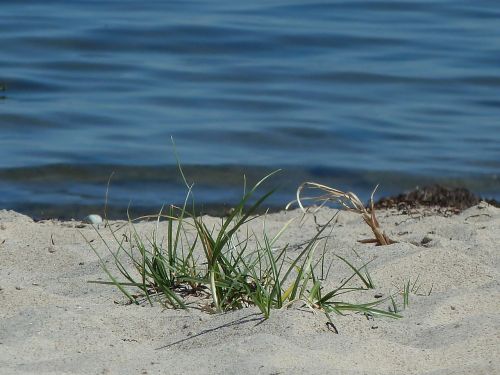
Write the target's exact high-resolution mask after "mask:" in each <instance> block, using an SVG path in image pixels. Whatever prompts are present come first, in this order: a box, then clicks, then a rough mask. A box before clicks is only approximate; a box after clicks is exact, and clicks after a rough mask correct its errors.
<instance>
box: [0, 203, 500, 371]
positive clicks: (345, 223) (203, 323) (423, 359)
mask: <svg viewBox="0 0 500 375" xmlns="http://www.w3.org/2000/svg"><path fill="white" fill-rule="evenodd" d="M334 212H335V211H333V210H330V209H322V210H320V211H319V212H318V213H317V215H316V222H317V223H320V224H321V223H326V222H327V221H328V219H329V218H331V217H332V215H333V214H334ZM293 217H298V218H300V217H301V213H300V211H297V210H294V211H289V212H281V213H277V214H271V215H268V216H267V218H266V227H267V230H268V231H269V232H270V233H276V232H277V231H278V230H279V228H280V227H281V226H282V225H283V224H284V223H285V222H286V221H287V220H289V219H291V218H293ZM378 218H379V220H380V222H381V225H382V227H383V228H384V229H385V231H386V232H387V234H388V235H389V236H390V237H391V238H392V239H395V240H397V241H398V243H396V244H393V245H389V246H379V247H376V246H373V245H366V244H361V243H358V242H357V240H358V239H363V238H367V237H370V236H371V233H370V231H369V228H368V227H367V226H366V225H365V224H364V223H363V222H362V220H361V218H360V216H359V215H356V214H353V213H348V212H341V213H340V214H339V215H338V216H337V218H336V221H335V222H334V225H333V230H332V232H331V235H332V238H331V239H330V240H329V242H328V246H327V256H326V258H327V259H328V260H334V259H336V258H335V257H334V256H333V254H334V253H335V254H338V255H341V256H343V257H345V258H347V259H349V260H350V261H352V262H353V263H355V264H356V265H358V266H359V265H362V264H363V263H365V262H367V261H370V260H373V261H372V262H371V263H370V264H369V270H370V274H371V277H372V279H373V281H374V283H375V285H376V289H374V290H369V291H366V292H363V294H362V295H361V296H360V298H362V299H364V300H365V301H367V302H370V301H374V300H375V299H374V296H375V295H376V294H383V295H384V297H387V296H389V295H390V294H391V293H396V292H398V290H401V289H402V287H403V285H404V284H405V283H406V282H407V281H408V280H409V279H411V280H412V281H414V280H416V279H417V277H418V284H419V285H420V286H421V287H420V290H419V291H418V295H416V294H411V295H410V304H409V306H408V307H407V308H406V309H404V310H403V311H402V312H401V314H402V315H403V318H401V319H390V318H380V317H376V318H374V319H367V317H366V316H364V315H362V314H356V313H348V314H346V315H345V316H339V315H332V317H333V320H334V323H335V326H336V328H337V329H338V334H336V333H334V332H332V331H331V330H330V329H329V327H328V326H327V325H326V322H327V320H326V318H325V316H324V314H322V313H321V312H318V313H313V312H312V311H311V310H310V309H308V308H307V307H301V306H300V304H296V305H294V306H293V307H292V308H288V309H283V310H275V311H273V312H272V314H271V317H270V319H268V320H263V319H262V316H261V315H260V314H259V312H258V310H257V309H255V308H245V309H242V310H238V311H234V312H228V313H225V314H215V315H209V314H207V313H205V312H202V311H199V310H188V311H185V310H172V309H164V308H162V307H161V306H153V307H151V306H149V305H145V306H137V305H126V304H123V303H122V302H123V301H124V296H123V295H122V294H121V293H120V292H119V291H118V290H117V289H116V288H115V287H113V286H108V285H100V284H92V283H88V281H89V280H104V281H107V277H106V275H105V273H104V272H103V270H102V269H101V268H100V266H99V264H98V260H97V257H96V255H95V254H94V253H93V252H92V250H91V249H90V247H89V246H88V244H87V243H86V242H85V240H84V238H83V237H82V234H83V235H84V236H85V237H86V238H87V239H88V240H91V241H92V243H93V244H95V246H97V248H98V249H99V251H101V253H102V254H104V255H105V256H106V258H107V259H110V256H109V253H106V252H105V249H104V247H103V243H102V241H101V240H100V239H99V236H98V233H97V232H96V231H95V230H94V229H93V228H92V227H91V226H90V225H86V226H85V227H83V228H77V226H78V224H80V223H79V222H59V221H43V222H36V223H35V222H33V220H32V219H30V218H29V217H27V216H23V215H21V214H18V213H15V212H12V211H5V210H4V211H0V301H1V303H0V374H2V375H8V374H181V373H183V374H269V375H270V374H305V373H307V374H499V373H500V286H499V281H500V278H499V270H500V256H499V255H500V251H499V246H500V209H498V208H494V207H492V206H489V205H488V204H486V203H481V204H480V205H478V206H475V207H472V208H470V209H467V210H465V211H464V212H462V213H461V214H459V215H455V216H451V217H443V216H440V215H437V214H429V213H424V212H420V213H417V212H415V213H412V214H399V213H397V212H395V211H379V212H378ZM219 220H220V219H216V218H206V221H207V222H208V223H211V222H217V221H219ZM259 220H260V221H259ZM259 220H255V221H252V223H251V225H252V226H253V227H254V228H259V227H260V226H262V220H261V219H259ZM112 225H114V226H118V225H120V223H117V222H114V223H112ZM316 225H317V224H316V223H315V221H314V220H313V218H312V216H310V217H306V218H305V219H304V220H302V221H300V220H297V221H296V222H294V223H293V224H292V225H291V226H290V228H289V229H288V230H287V232H286V234H285V235H284V236H283V237H282V242H287V243H289V244H290V245H291V248H292V251H294V250H293V248H294V246H295V245H299V244H301V243H303V242H304V241H307V240H308V239H310V238H311V237H312V236H314V234H315V233H316V230H317V226H316ZM153 226H154V224H153V223H140V224H137V227H138V229H139V231H140V232H142V233H150V232H151V230H152V228H153ZM98 230H99V232H100V233H101V234H102V235H103V236H104V238H107V239H109V238H110V235H109V229H108V228H104V226H102V225H101V227H100V228H99V229H98ZM164 233H165V232H164ZM349 272H350V271H349V269H347V268H346V265H345V264H342V262H340V261H339V260H338V259H337V260H336V261H334V263H333V266H332V269H331V272H330V276H331V277H330V278H331V280H330V281H328V282H329V283H331V286H335V285H338V284H339V282H340V280H342V278H344V277H345V276H347V275H349ZM429 291H430V294H429ZM356 298H357V297H356ZM398 298H400V297H398ZM388 305H389V303H388V302H384V303H383V304H382V305H381V306H380V307H381V308H384V309H387V308H388Z"/></svg>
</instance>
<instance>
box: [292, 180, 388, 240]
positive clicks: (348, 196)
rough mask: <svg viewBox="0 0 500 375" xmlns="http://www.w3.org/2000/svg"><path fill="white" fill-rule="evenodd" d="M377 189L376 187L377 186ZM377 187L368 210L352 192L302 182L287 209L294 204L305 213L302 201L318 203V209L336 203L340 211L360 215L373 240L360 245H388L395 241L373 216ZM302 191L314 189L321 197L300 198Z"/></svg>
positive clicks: (315, 183)
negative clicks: (328, 203) (371, 233)
mask: <svg viewBox="0 0 500 375" xmlns="http://www.w3.org/2000/svg"><path fill="white" fill-rule="evenodd" d="M377 187H378V186H377ZM377 187H375V189H374V190H373V192H372V195H371V197H370V208H369V209H367V208H366V207H365V205H364V204H363V203H362V202H361V200H360V199H359V198H358V196H357V195H356V194H354V193H352V192H343V191H341V190H338V189H334V188H331V187H329V186H326V185H322V184H319V183H317V182H304V183H303V184H301V185H300V186H299V188H298V189H297V199H296V200H294V201H293V202H290V203H289V204H288V206H287V209H288V208H289V207H290V206H291V205H292V204H294V203H298V205H299V206H300V208H301V209H302V210H303V211H305V208H304V205H303V204H302V201H303V200H312V201H314V202H320V207H321V206H323V205H325V204H326V203H327V202H333V203H337V204H338V205H339V206H340V208H341V209H344V210H346V211H351V212H355V213H358V214H360V215H361V217H362V218H363V221H364V222H365V223H366V224H367V225H368V226H369V227H370V229H371V231H372V232H373V235H374V236H375V238H369V239H365V240H360V241H359V242H362V243H374V244H376V245H377V246H381V245H390V244H393V243H395V242H396V241H393V240H391V239H390V238H389V237H388V236H387V234H385V232H384V231H383V230H382V229H381V227H380V224H379V222H378V220H377V217H376V216H375V207H374V204H373V195H374V194H375V191H376V190H377ZM304 189H315V190H319V191H321V195H318V196H313V197H305V198H301V193H302V191H303V190H304Z"/></svg>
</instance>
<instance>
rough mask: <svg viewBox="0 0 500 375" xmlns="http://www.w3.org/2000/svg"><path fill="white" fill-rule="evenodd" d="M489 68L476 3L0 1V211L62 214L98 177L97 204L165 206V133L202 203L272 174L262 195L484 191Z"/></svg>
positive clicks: (499, 57)
mask: <svg viewBox="0 0 500 375" xmlns="http://www.w3.org/2000/svg"><path fill="white" fill-rule="evenodd" d="M499 63H500V4H499V3H498V2H497V1H494V0H476V1H457V0H441V1H422V0H394V1H372V0H363V1H356V0H346V1H325V2H310V1H298V0H297V1H292V0H288V1H285V0H283V1H254V2H234V1H206V2H201V1H200V2H198V1H161V2H160V1H150V2H137V1H127V0H122V1H88V0H85V1H68V0H64V1H63V0H60V1H43V2H42V1H22V2H21V1H15V0H2V1H1V2H0V87H2V88H3V89H4V91H3V92H0V208H2V207H3V208H15V209H20V210H25V211H28V210H29V208H30V207H49V206H57V207H60V209H61V210H62V211H64V212H66V213H67V215H70V216H71V215H76V213H74V214H72V212H76V211H71V210H74V207H76V206H83V207H85V206H91V205H99V204H102V202H103V197H104V191H105V188H106V183H107V178H108V177H109V175H110V173H111V172H112V171H115V172H116V173H115V177H114V178H116V179H118V182H117V185H112V191H111V193H113V192H114V194H111V198H110V199H111V201H110V202H111V205H116V206H120V207H126V206H127V205H128V203H129V202H130V201H131V202H132V204H134V203H135V204H137V205H141V206H145V207H146V206H147V207H159V206H161V204H163V203H178V201H179V199H180V198H179V197H181V196H182V194H183V193H182V194H181V191H183V187H182V183H181V181H180V179H179V178H178V176H176V177H173V176H172V175H173V174H176V172H175V168H173V167H172V166H174V165H175V163H176V161H175V157H174V154H173V151H172V146H171V141H170V137H171V136H172V137H174V139H175V142H176V145H177V150H178V153H179V155H180V158H181V160H182V163H183V164H184V165H185V166H192V169H191V171H192V176H193V177H192V178H193V180H195V177H196V179H197V180H198V181H199V180H201V181H202V182H201V183H199V184H198V186H197V188H196V189H197V192H198V197H199V198H200V200H201V201H202V202H206V203H214V204H217V203H228V202H230V201H232V200H233V199H235V196H237V195H238V194H240V193H241V190H242V175H243V173H247V174H250V175H255V176H258V175H259V176H260V175H263V174H265V173H266V172H268V171H270V170H273V169H275V168H283V169H284V171H283V173H282V177H280V180H279V181H280V184H281V185H282V187H283V188H282V190H280V191H279V192H278V194H277V195H276V196H275V197H274V198H273V199H274V201H273V202H274V203H273V204H276V205H280V204H283V203H286V201H288V200H290V199H292V198H293V190H294V189H295V188H296V186H297V184H298V183H300V181H301V180H303V179H306V178H307V179H313V180H315V181H318V182H328V183H332V184H335V185H336V186H338V187H340V188H344V189H351V188H352V189H357V190H356V191H357V192H359V193H360V194H361V195H363V196H365V197H366V196H367V194H368V192H369V191H370V190H371V189H372V188H373V186H374V185H375V184H376V183H381V192H382V194H383V193H389V192H396V191H401V190H402V189H406V188H411V187H413V186H415V185H417V184H421V183H424V182H442V183H449V184H451V185H457V186H465V187H469V188H470V189H472V190H473V191H474V192H476V193H478V194H482V195H485V196H489V197H494V198H495V197H496V198H499V197H500V177H499V175H500V65H499ZM117 171H118V172H117ZM220 176H223V177H222V178H221V177H220ZM255 178H257V177H255ZM339 184H340V185H339ZM113 189H114V190H113ZM172 201H175V202H172Z"/></svg>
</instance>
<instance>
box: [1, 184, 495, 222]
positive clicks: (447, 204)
mask: <svg viewBox="0 0 500 375" xmlns="http://www.w3.org/2000/svg"><path fill="white" fill-rule="evenodd" d="M290 199H293V195H290ZM480 201H486V202H487V203H488V204H490V205H492V206H494V207H500V201H499V200H496V199H492V198H485V197H481V196H479V195H477V194H474V193H472V192H471V191H470V190H468V189H466V188H460V187H445V186H442V185H438V184H435V185H429V186H423V187H421V188H420V187H417V188H415V189H410V190H406V191H404V192H400V193H395V194H390V195H384V196H382V197H380V198H377V199H376V200H375V208H377V209H380V208H384V209H393V208H398V209H399V210H407V209H417V208H423V207H438V208H441V209H447V208H450V209H452V210H454V212H455V213H459V212H461V211H463V210H464V209H467V208H470V207H472V206H474V205H476V204H478V203H479V202H480ZM286 203H288V202H284V203H282V204H281V203H280V204H276V203H274V202H273V203H271V204H270V205H263V207H262V208H260V209H259V211H258V213H260V214H262V213H265V212H268V213H278V212H280V211H283V210H284V207H285V205H286ZM174 204H176V203H174ZM181 204H182V203H179V202H177V205H178V206H179V205H181ZM366 204H368V202H366ZM104 207H105V205H104V203H103V204H93V205H78V204H71V205H65V206H58V205H54V204H43V205H42V204H26V205H25V206H18V205H17V206H14V207H0V209H7V210H13V211H16V212H19V213H22V214H24V215H27V216H30V217H31V218H32V219H34V220H35V221H40V220H50V219H57V220H82V219H83V218H84V217H86V216H87V215H89V214H99V215H101V216H102V217H104V216H105V213H104ZM160 208H161V206H158V207H151V206H140V205H137V206H136V205H131V206H130V207H124V206H115V205H108V207H107V217H108V218H109V219H111V220H126V219H127V210H129V213H130V217H131V218H134V217H140V216H145V215H152V214H156V213H158V210H159V209H160ZM231 209H232V205H231V204H229V203H208V204H199V205H197V207H196V213H197V214H199V215H210V216H216V217H224V216H226V215H227V214H228V212H230V210H231ZM68 211H69V214H68Z"/></svg>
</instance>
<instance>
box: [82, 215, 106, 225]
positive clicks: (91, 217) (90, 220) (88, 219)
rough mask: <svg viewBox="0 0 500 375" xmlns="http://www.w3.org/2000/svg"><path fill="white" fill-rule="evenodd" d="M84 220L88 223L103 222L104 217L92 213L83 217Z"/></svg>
mask: <svg viewBox="0 0 500 375" xmlns="http://www.w3.org/2000/svg"><path fill="white" fill-rule="evenodd" d="M83 221H84V222H85V223H88V224H102V217H101V216H99V215H95V214H92V215H89V216H87V217H86V218H85V219H83Z"/></svg>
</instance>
